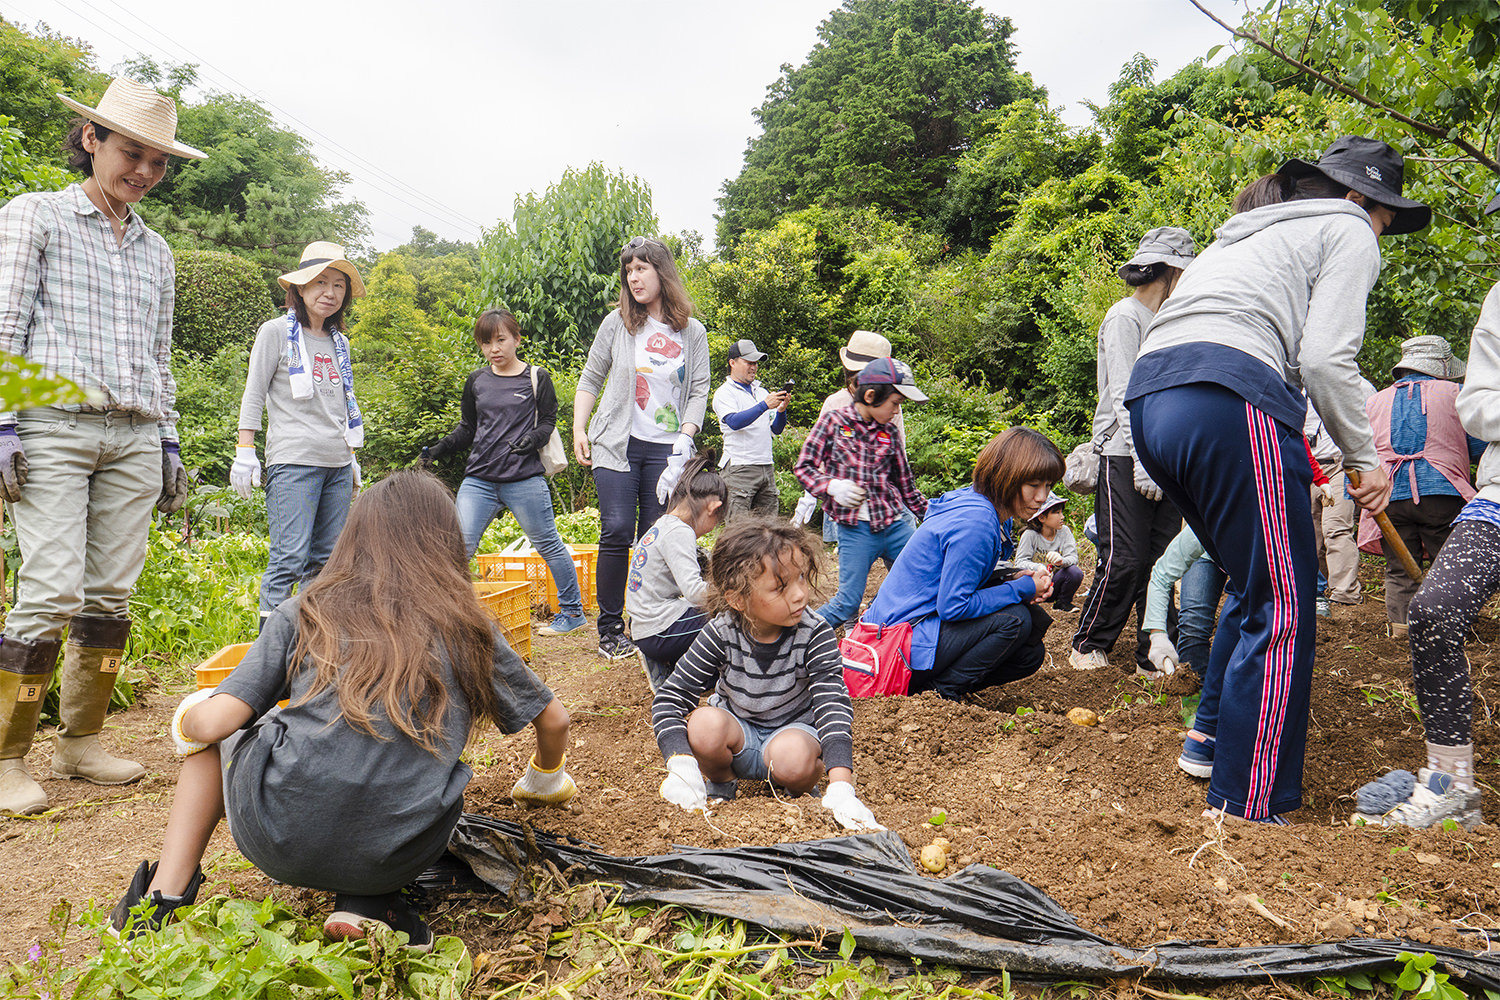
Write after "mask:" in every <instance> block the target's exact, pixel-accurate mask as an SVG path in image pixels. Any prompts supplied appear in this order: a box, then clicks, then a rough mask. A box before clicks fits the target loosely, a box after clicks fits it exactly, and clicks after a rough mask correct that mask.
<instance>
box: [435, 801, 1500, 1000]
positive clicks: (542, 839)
mask: <svg viewBox="0 0 1500 1000" xmlns="http://www.w3.org/2000/svg"><path fill="white" fill-rule="evenodd" d="M491 837H500V838H504V839H506V840H509V841H511V842H512V847H513V848H514V850H515V852H516V855H517V856H519V857H525V856H526V852H527V848H526V846H525V842H524V839H523V835H522V831H521V828H520V826H519V825H518V824H515V823H511V822H506V821H502V820H495V819H491V818H489V817H487V816H479V815H475V814H472V813H465V814H464V815H463V817H462V818H461V819H460V820H459V824H458V829H457V830H455V831H454V835H453V839H452V841H451V842H450V843H449V850H450V851H451V852H452V853H453V854H455V855H456V856H457V857H458V858H459V859H461V860H462V861H463V862H465V863H466V864H467V865H468V866H469V867H470V868H471V869H472V870H473V872H474V874H475V875H476V876H478V877H479V878H480V879H482V880H483V881H484V882H486V883H487V884H489V885H490V886H493V887H494V888H495V889H498V890H499V891H501V892H510V891H511V887H512V885H513V883H514V882H515V879H516V877H517V874H518V873H517V871H516V868H515V866H514V865H512V864H511V862H510V861H508V860H506V857H505V854H504V853H503V852H502V851H501V850H500V849H498V848H497V847H496V846H495V845H494V843H493V842H492V841H491V839H490V838H491ZM535 841H536V844H537V847H538V849H539V850H540V852H541V854H542V856H543V857H545V858H546V859H548V860H550V861H551V862H552V863H553V864H555V865H556V866H557V867H558V868H559V869H563V870H564V871H566V870H567V869H569V868H573V869H574V874H575V875H576V873H577V872H579V871H582V872H583V873H585V874H586V875H587V876H588V877H589V878H591V879H597V880H599V881H603V882H610V883H614V884H616V885H619V886H620V887H621V889H622V892H621V896H620V899H621V901H622V902H624V903H645V902H650V903H660V904H669V903H671V904H676V905H679V906H683V907H687V908H689V909H693V910H698V911H701V912H703V913H709V914H715V915H718V916H724V917H732V918H735V919H738V920H743V921H745V922H747V923H750V924H755V925H758V926H760V927H764V928H766V929H768V930H771V931H776V932H779V933H781V934H785V935H791V936H794V937H803V938H817V937H820V936H822V935H842V933H843V931H844V929H845V928H847V929H848V930H849V931H850V932H851V933H852V934H853V935H854V939H855V942H856V943H857V945H858V946H859V947H860V948H861V949H863V950H865V951H866V952H871V953H875V954H881V955H890V956H896V957H899V958H902V959H905V958H920V959H922V960H923V961H930V962H941V963H943V964H945V965H954V966H959V967H963V968H969V969H986V970H995V969H1006V970H1008V971H1009V972H1010V973H1011V974H1012V975H1022V976H1026V977H1028V978H1036V979H1097V978H1105V977H1107V978H1116V977H1120V976H1131V977H1141V978H1147V979H1160V980H1191V981H1198V982H1227V981H1234V980H1264V979H1266V978H1268V977H1271V976H1276V977H1282V976H1290V977H1299V976H1326V975H1332V976H1346V975H1348V974H1350V973H1354V972H1365V973H1376V972H1379V971H1380V970H1382V969H1386V968H1392V967H1394V966H1395V965H1396V964H1397V963H1396V962H1395V958H1396V955H1397V954H1398V953H1400V952H1402V951H1411V952H1415V953H1416V954H1421V953H1423V952H1431V953H1432V954H1434V955H1436V956H1437V958H1438V965H1437V971H1439V972H1447V973H1448V974H1449V975H1450V976H1452V977H1453V982H1454V985H1457V986H1460V987H1462V988H1464V989H1466V990H1469V991H1475V990H1477V989H1478V988H1480V987H1484V988H1488V989H1497V990H1500V951H1493V952H1467V951H1460V950H1457V949H1453V948H1438V947H1433V946H1431V945H1423V944H1414V943H1407V942H1401V941H1391V940H1381V939H1375V938H1350V939H1348V940H1345V941H1335V942H1324V943H1322V944H1298V945H1265V946H1261V947H1254V948H1212V947H1205V946H1203V945H1201V944H1191V943H1187V942H1180V941H1172V942H1166V943H1162V944H1158V945H1154V946H1153V947H1151V948H1146V949H1138V948H1127V947H1124V946H1122V945H1117V944H1113V943H1111V942H1110V941H1108V940H1106V939H1105V938H1102V937H1099V936H1098V935H1096V934H1091V933H1089V932H1088V931H1086V930H1084V929H1083V928H1081V927H1079V926H1078V924H1077V922H1076V921H1074V919H1073V918H1072V916H1070V915H1069V914H1068V912H1067V911H1066V910H1064V909H1063V908H1062V907H1060V906H1058V905H1057V903H1056V902H1055V901H1054V900H1053V899H1052V898H1051V897H1050V896H1048V895H1047V894H1046V893H1044V892H1042V891H1041V890H1040V889H1037V888H1036V887H1035V886H1032V885H1030V884H1028V883H1026V882H1023V881H1022V880H1020V879H1018V878H1016V877H1015V876H1013V875H1010V874H1007V873H1006V872H1003V871H1000V870H998V869H996V868H990V867H988V866H985V865H971V866H970V867H968V868H965V869H963V870H962V871H959V872H957V873H955V874H953V875H951V876H949V877H948V878H944V879H934V878H930V877H925V876H923V875H922V874H920V873H919V872H918V871H917V869H916V867H915V866H914V865H913V864H912V861H911V857H910V855H909V854H908V853H907V850H906V845H905V844H903V843H902V841H901V838H900V837H898V836H897V835H896V834H894V833H891V832H889V831H885V832H881V833H874V834H860V835H858V836H847V837H837V838H833V839H828V840H809V841H801V842H798V843H791V844H776V845H774V846H772V847H748V846H747V847H739V848H735V849H733V850H708V849H702V848H682V849H680V850H679V851H678V852H677V853H673V854H662V855H652V856H648V857H636V858H622V857H614V856H611V855H608V854H602V853H600V852H599V851H597V850H595V849H594V848H593V847H592V845H588V844H584V843H582V842H580V841H574V840H565V839H562V838H559V837H556V836H553V835H552V834H547V833H542V832H540V831H537V832H536V833H535ZM570 877H573V876H570Z"/></svg>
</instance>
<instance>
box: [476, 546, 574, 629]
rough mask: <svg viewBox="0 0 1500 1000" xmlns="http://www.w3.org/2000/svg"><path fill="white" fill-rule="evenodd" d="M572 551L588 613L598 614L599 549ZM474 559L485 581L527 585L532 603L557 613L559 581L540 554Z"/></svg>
mask: <svg viewBox="0 0 1500 1000" xmlns="http://www.w3.org/2000/svg"><path fill="white" fill-rule="evenodd" d="M568 550H569V551H570V552H572V554H573V569H574V570H575V571H576V572H577V573H578V587H579V589H580V590H581V591H582V592H583V607H584V610H585V611H597V610H598V609H599V589H598V584H597V583H596V582H595V576H596V566H597V563H598V559H599V546H597V545H569V546H568ZM474 560H475V562H476V563H478V565H479V578H480V579H481V580H485V581H490V582H495V581H505V582H507V583H521V582H524V583H527V584H529V585H530V587H531V592H530V593H531V596H530V601H531V603H532V604H535V605H538V606H540V605H545V606H546V608H547V610H549V611H551V612H552V613H553V614H556V613H557V610H558V603H557V581H556V580H554V579H552V571H551V570H550V569H548V568H547V561H546V560H545V559H543V558H542V557H541V556H540V555H538V554H537V553H535V552H525V553H522V552H491V553H486V554H484V555H479V556H475V557H474Z"/></svg>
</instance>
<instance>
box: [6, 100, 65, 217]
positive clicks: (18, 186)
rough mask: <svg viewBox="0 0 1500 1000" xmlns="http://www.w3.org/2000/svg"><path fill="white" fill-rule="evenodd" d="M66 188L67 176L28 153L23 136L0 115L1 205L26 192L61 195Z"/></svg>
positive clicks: (58, 168) (54, 165)
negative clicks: (56, 193)
mask: <svg viewBox="0 0 1500 1000" xmlns="http://www.w3.org/2000/svg"><path fill="white" fill-rule="evenodd" d="M67 184H68V174H67V172H66V171H64V170H63V169H62V168H61V167H58V166H57V165H56V164H53V163H51V162H49V161H47V160H40V159H37V158H36V157H34V156H32V155H31V154H30V153H29V152H27V150H26V136H25V135H23V134H22V132H21V130H20V129H18V128H12V127H11V124H10V119H9V118H8V117H6V116H5V115H0V204H4V203H5V202H7V201H9V200H10V199H11V198H14V197H15V196H16V195H18V194H22V193H24V192H27V191H60V190H62V189H63V188H64V187H66V186H67Z"/></svg>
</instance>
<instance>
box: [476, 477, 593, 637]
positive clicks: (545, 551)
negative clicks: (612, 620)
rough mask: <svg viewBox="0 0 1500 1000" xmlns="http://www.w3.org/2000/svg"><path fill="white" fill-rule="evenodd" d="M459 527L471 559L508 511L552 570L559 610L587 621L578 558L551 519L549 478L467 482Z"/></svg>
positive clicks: (554, 521)
mask: <svg viewBox="0 0 1500 1000" xmlns="http://www.w3.org/2000/svg"><path fill="white" fill-rule="evenodd" d="M455 503H456V504H457V505H458V524H459V527H460V528H462V529H463V533H464V547H465V548H466V549H467V550H468V552H469V555H470V556H473V555H474V550H475V549H477V548H479V539H480V537H481V536H483V535H484V529H485V528H488V527H489V526H490V522H491V521H493V520H494V519H495V518H497V517H499V516H500V513H501V512H502V511H504V510H507V509H508V510H509V511H510V512H511V514H512V515H514V516H515V519H516V523H517V524H519V525H520V526H521V530H522V531H523V532H525V533H526V538H527V540H528V541H530V542H531V547H532V548H534V549H536V551H537V555H539V556H541V557H542V558H543V559H544V560H546V562H547V570H548V571H549V572H550V573H551V574H552V580H553V582H554V583H556V584H557V610H558V611H560V612H562V613H563V614H565V615H568V616H570V617H574V618H578V617H582V615H583V592H582V590H581V589H580V588H579V586H578V570H577V568H576V567H575V566H574V565H573V554H572V553H571V552H569V551H568V547H567V545H565V544H563V540H562V536H561V535H559V534H558V533H557V520H556V518H555V517H554V516H553V514H552V491H551V490H550V489H548V487H547V477H546V476H532V477H531V478H530V479H518V480H516V481H514V482H509V483H492V482H490V481H489V480H488V479H476V478H474V477H473V476H465V477H464V481H463V482H462V483H460V484H459V487H458V497H457V498H456V500H455Z"/></svg>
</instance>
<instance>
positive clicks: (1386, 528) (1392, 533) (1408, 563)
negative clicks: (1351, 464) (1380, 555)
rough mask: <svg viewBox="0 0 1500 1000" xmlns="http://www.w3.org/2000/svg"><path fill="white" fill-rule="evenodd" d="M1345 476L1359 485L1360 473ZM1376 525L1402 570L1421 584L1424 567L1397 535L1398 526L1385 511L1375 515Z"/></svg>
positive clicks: (1350, 472)
mask: <svg viewBox="0 0 1500 1000" xmlns="http://www.w3.org/2000/svg"><path fill="white" fill-rule="evenodd" d="M1344 475H1346V476H1348V477H1349V482H1351V483H1353V484H1354V485H1355V486H1358V485H1359V473H1358V472H1356V471H1354V470H1353V469H1345V470H1344ZM1375 523H1376V524H1378V525H1380V534H1381V536H1382V537H1383V538H1385V547H1386V549H1387V550H1388V551H1391V552H1394V553H1396V559H1397V560H1398V561H1399V562H1400V563H1401V568H1402V569H1404V570H1406V575H1407V576H1409V577H1411V578H1412V579H1413V580H1415V581H1417V582H1418V583H1421V582H1422V567H1420V566H1418V565H1417V561H1416V560H1415V559H1413V558H1412V557H1411V552H1410V550H1408V549H1407V547H1406V543H1405V542H1403V541H1402V540H1401V536H1400V535H1398V534H1396V526H1395V525H1394V524H1392V523H1391V519H1390V518H1389V517H1387V516H1386V514H1385V511H1381V512H1380V513H1379V514H1376V515H1375Z"/></svg>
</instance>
